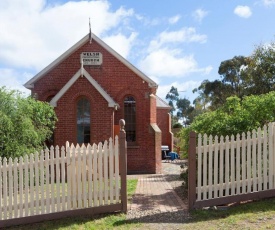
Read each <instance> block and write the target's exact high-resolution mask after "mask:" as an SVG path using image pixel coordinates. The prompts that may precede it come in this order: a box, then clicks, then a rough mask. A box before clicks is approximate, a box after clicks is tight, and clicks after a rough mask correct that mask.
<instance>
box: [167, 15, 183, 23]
mask: <svg viewBox="0 0 275 230" xmlns="http://www.w3.org/2000/svg"><path fill="white" fill-rule="evenodd" d="M180 18H181V16H180V15H176V16H174V17H171V18H169V19H168V21H169V23H170V24H175V23H177V22H178V21H179V20H180Z"/></svg>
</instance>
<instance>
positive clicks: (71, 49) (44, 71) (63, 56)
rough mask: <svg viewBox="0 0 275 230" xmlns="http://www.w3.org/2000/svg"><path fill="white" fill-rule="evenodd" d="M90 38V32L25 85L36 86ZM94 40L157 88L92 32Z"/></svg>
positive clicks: (27, 86)
mask: <svg viewBox="0 0 275 230" xmlns="http://www.w3.org/2000/svg"><path fill="white" fill-rule="evenodd" d="M89 40H90V38H89V34H87V35H86V36H85V37H84V38H82V39H81V40H80V41H79V42H77V43H76V44H75V45H73V46H72V47H71V48H70V49H68V50H67V51H66V52H65V53H63V54H62V55H61V56H60V57H58V58H57V59H56V60H54V61H53V62H52V63H51V64H49V65H48V66H47V67H45V68H44V69H43V70H41V71H40V72H39V73H38V74H36V75H35V76H34V77H33V78H32V79H30V80H29V81H28V82H26V83H25V84H24V86H25V87H26V88H28V89H32V88H33V87H34V83H35V82H36V81H38V80H39V79H40V78H42V77H43V76H44V75H45V74H46V73H48V72H49V71H50V70H52V69H53V68H54V67H56V66H57V65H58V64H59V63H61V62H62V61H63V60H64V59H66V58H67V57H68V56H70V55H71V54H72V53H73V52H75V51H76V50H77V49H79V48H80V47H81V46H83V45H84V44H85V43H87V42H88V41H89ZM92 40H94V41H96V42H97V43H98V44H99V45H100V46H102V47H103V48H104V49H106V50H107V51H108V52H109V53H111V54H112V55H113V56H114V57H116V58H117V59H118V60H120V61H121V62H122V63H123V64H124V65H126V66H127V67H128V68H129V69H131V70H132V71H133V72H134V73H136V74H137V75H138V76H139V77H141V78H142V79H143V80H144V81H146V82H148V84H149V87H152V88H157V84H156V83H155V82H154V81H153V80H152V79H150V78H149V77H147V76H146V75H145V74H144V73H142V72H141V71H140V70H139V69H137V68H136V67H135V66H133V65H132V64H131V63H130V62H129V61H127V60H126V59H125V58H123V57H122V56H121V55H120V54H118V53H117V52H116V51H114V50H113V49H112V48H111V47H110V46H108V45H107V44H106V43H105V42H103V41H102V40H101V39H100V38H98V37H97V36H96V35H94V34H93V33H92Z"/></svg>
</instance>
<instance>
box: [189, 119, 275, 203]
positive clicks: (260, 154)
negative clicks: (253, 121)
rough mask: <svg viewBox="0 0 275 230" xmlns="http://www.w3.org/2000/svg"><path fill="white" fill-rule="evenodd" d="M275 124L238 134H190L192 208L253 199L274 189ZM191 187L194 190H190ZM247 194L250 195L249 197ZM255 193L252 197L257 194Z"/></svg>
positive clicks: (268, 193)
mask: <svg viewBox="0 0 275 230" xmlns="http://www.w3.org/2000/svg"><path fill="white" fill-rule="evenodd" d="M274 133H275V126H274V123H270V124H269V125H268V126H264V127H263V129H260V128H259V129H258V130H257V131H256V130H253V131H252V132H247V133H246V134H245V133H242V135H240V134H238V135H236V136H233V135H232V136H231V137H229V136H226V137H225V138H224V137H223V136H221V137H220V138H218V137H217V136H215V137H214V138H213V137H212V136H211V135H210V136H207V135H203V136H202V135H201V134H199V135H198V138H197V147H196V135H195V134H194V133H192V134H191V135H190V143H191V142H192V144H190V145H189V161H190V168H191V171H190V169H189V174H195V177H194V176H193V177H191V178H190V177H189V179H191V181H189V186H190V188H189V194H190V193H191V192H193V193H195V195H191V194H190V196H191V200H189V207H190V208H194V207H202V206H205V205H207V206H214V205H217V204H224V203H227V202H229V201H230V202H232V201H234V199H233V197H235V198H236V199H235V200H236V201H239V200H240V199H241V200H246V199H251V194H252V193H253V194H254V195H255V197H258V196H262V195H261V194H258V193H260V192H263V191H269V192H265V194H267V196H271V192H274V191H275V190H274V189H275V186H274V185H275V176H274V175H275V157H274V154H275V151H274V146H275V135H274ZM190 189H191V190H190ZM248 194H250V195H249V196H248ZM273 194H274V193H273ZM254 195H253V196H254Z"/></svg>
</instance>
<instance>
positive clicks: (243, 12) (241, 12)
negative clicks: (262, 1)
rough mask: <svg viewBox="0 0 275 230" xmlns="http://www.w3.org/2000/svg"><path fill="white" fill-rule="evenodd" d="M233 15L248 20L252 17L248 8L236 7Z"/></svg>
mask: <svg viewBox="0 0 275 230" xmlns="http://www.w3.org/2000/svg"><path fill="white" fill-rule="evenodd" d="M234 13H235V14H236V15H238V16H239V17H242V18H249V17H250V16H251V15H252V11H251V9H250V7H249V6H237V7H236V8H235V9H234Z"/></svg>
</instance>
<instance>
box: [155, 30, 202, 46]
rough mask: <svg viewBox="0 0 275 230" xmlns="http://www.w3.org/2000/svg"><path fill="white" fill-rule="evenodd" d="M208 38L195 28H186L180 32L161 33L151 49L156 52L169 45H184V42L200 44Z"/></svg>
mask: <svg viewBox="0 0 275 230" xmlns="http://www.w3.org/2000/svg"><path fill="white" fill-rule="evenodd" d="M206 41H207V36H206V35H205V34H198V33H197V32H196V29H195V28H193V27H188V28H187V27H184V28H182V29H180V30H178V31H170V32H168V31H164V32H162V33H160V34H159V35H158V36H157V38H156V39H154V40H152V41H151V43H150V49H151V50H155V49H158V48H160V47H161V46H162V45H164V44H167V43H176V42H178V43H183V42H200V43H205V42H206Z"/></svg>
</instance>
